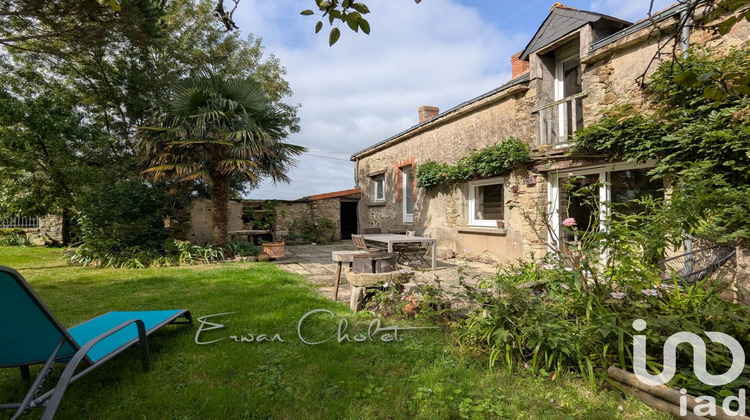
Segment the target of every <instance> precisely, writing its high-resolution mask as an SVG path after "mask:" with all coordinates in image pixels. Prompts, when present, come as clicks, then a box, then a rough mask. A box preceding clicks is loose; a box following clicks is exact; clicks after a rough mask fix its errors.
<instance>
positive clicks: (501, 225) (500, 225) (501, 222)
mask: <svg viewBox="0 0 750 420" xmlns="http://www.w3.org/2000/svg"><path fill="white" fill-rule="evenodd" d="M497 228H498V229H505V220H498V221H497Z"/></svg>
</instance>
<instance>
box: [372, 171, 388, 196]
mask: <svg viewBox="0 0 750 420" xmlns="http://www.w3.org/2000/svg"><path fill="white" fill-rule="evenodd" d="M370 178H371V179H372V201H373V202H374V203H384V202H385V174H384V173H382V174H375V175H372V176H370ZM378 184H382V185H383V188H382V190H383V195H382V196H378Z"/></svg>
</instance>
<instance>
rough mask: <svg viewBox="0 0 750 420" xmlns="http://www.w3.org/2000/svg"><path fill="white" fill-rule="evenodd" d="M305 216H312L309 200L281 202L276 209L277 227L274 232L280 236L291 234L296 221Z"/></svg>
mask: <svg viewBox="0 0 750 420" xmlns="http://www.w3.org/2000/svg"><path fill="white" fill-rule="evenodd" d="M304 217H312V211H311V206H310V203H309V202H302V203H281V204H279V207H278V208H277V211H276V228H275V232H274V233H275V234H276V235H277V236H279V237H283V236H286V235H289V234H290V233H291V230H292V224H293V223H294V221H295V220H296V219H300V218H304Z"/></svg>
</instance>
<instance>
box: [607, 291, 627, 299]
mask: <svg viewBox="0 0 750 420" xmlns="http://www.w3.org/2000/svg"><path fill="white" fill-rule="evenodd" d="M610 294H611V295H612V297H613V298H615V299H622V298H624V297H625V292H612V293H610Z"/></svg>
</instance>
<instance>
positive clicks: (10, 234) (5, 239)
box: [0, 228, 31, 246]
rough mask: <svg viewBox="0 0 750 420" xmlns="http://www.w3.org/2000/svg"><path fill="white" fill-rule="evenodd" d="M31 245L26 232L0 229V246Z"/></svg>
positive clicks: (16, 229) (14, 229)
mask: <svg viewBox="0 0 750 420" xmlns="http://www.w3.org/2000/svg"><path fill="white" fill-rule="evenodd" d="M28 245H31V242H30V241H29V238H28V236H27V235H26V231H25V230H23V229H21V228H10V229H0V246H28Z"/></svg>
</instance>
